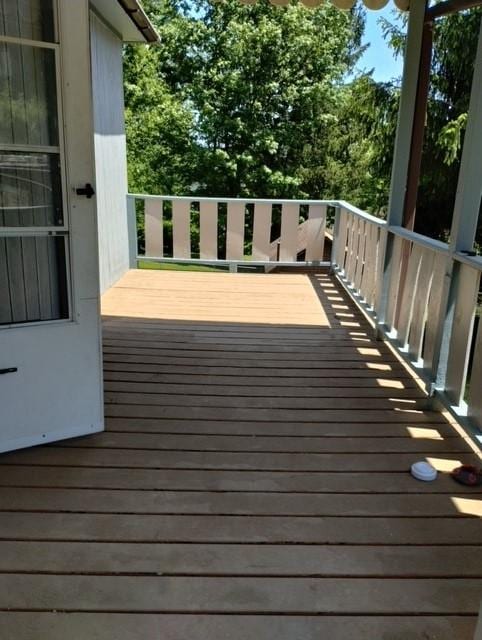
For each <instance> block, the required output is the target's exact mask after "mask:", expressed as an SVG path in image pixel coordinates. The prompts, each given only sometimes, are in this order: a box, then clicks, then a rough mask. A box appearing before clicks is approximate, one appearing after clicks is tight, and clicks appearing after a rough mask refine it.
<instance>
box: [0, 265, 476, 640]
mask: <svg viewBox="0 0 482 640" xmlns="http://www.w3.org/2000/svg"><path fill="white" fill-rule="evenodd" d="M103 313H104V373H105V400H106V407H105V409H106V428H107V431H106V432H105V433H102V434H98V435H94V436H89V437H85V438H76V439H73V440H70V441H64V442H61V443H58V444H54V445H49V446H44V447H38V448H34V449H30V450H25V451H19V452H14V453H10V454H4V455H2V456H1V457H0V487H2V490H1V492H0V624H1V626H2V634H3V635H2V638H3V637H5V638H7V639H10V638H11V639H12V640H13V639H14V638H15V640H31V639H32V638H34V637H46V638H47V637H48V638H49V640H58V639H60V638H62V640H63V639H64V638H65V637H69V638H70V639H71V640H84V638H86V637H89V638H96V639H98V640H134V639H135V640H137V639H138V638H140V637H142V638H146V639H148V640H151V639H152V640H154V639H156V640H157V639H158V638H159V639H160V638H162V640H171V639H172V640H201V639H202V640H206V638H209V640H225V639H226V638H230V639H231V640H247V639H249V638H253V639H254V638H256V639H258V638H263V640H264V639H266V640H275V639H276V640H295V639H297V638H306V639H307V640H314V638H320V637H329V638H331V639H332V640H345V639H346V638H348V637H356V638H357V640H376V639H378V638H382V637H383V638H385V637H386V638H404V640H405V639H407V640H410V639H411V638H413V639H414V640H415V639H416V638H434V639H435V638H437V639H438V640H449V638H450V639H452V638H457V639H458V640H469V639H470V640H471V639H472V637H473V632H474V629H475V625H476V616H477V612H478V609H479V604H480V600H481V596H482V546H481V545H480V542H481V539H482V524H481V519H480V516H481V514H482V500H481V499H480V498H481V495H482V489H480V488H478V489H470V488H468V487H463V486H459V485H457V484H455V483H454V482H453V480H451V478H450V477H449V476H448V474H447V471H449V470H450V469H451V468H453V467H454V466H456V465H458V464H460V463H462V462H471V463H477V464H480V456H479V453H478V452H476V451H474V448H473V445H472V444H471V443H470V441H469V439H468V438H465V437H462V436H461V433H460V430H458V429H456V428H455V427H454V425H453V424H451V423H450V421H449V420H447V418H446V417H445V416H443V415H441V414H440V413H438V412H436V411H431V410H428V404H427V399H426V397H425V395H424V393H423V391H422V389H421V387H420V385H419V381H418V380H417V378H416V377H415V376H413V375H412V374H411V373H410V372H409V371H408V370H407V368H406V367H405V366H404V365H403V364H402V363H401V362H400V361H399V360H398V359H397V357H396V356H395V355H394V354H393V352H392V351H391V350H390V348H389V347H388V346H387V345H385V344H384V343H381V342H377V341H376V340H375V339H374V337H373V331H372V329H371V327H370V326H369V324H368V323H367V321H366V320H365V319H364V317H363V315H362V314H361V312H360V311H359V310H358V309H357V308H356V307H355V306H354V305H353V303H352V302H351V301H350V299H349V298H348V296H347V294H346V293H345V292H344V290H343V288H342V287H341V286H340V285H339V284H338V283H337V282H336V280H334V279H332V278H331V277H330V276H328V275H327V274H323V273H322V274H318V275H302V274H270V275H259V274H248V275H246V274H227V273H219V274H215V273H189V272H169V271H166V272H157V271H131V272H129V273H128V274H127V275H126V276H125V277H124V278H123V279H122V280H121V281H120V282H119V283H118V284H117V285H116V286H115V287H113V288H112V289H111V290H110V291H109V292H107V294H106V295H105V296H104V299H103ZM419 459H429V460H430V461H431V462H432V463H433V464H434V465H435V466H437V468H438V469H439V470H440V474H439V478H438V479H437V481H436V482H434V483H420V482H417V481H415V480H414V479H412V478H411V477H410V475H409V474H408V473H407V469H408V468H409V466H410V464H411V463H412V462H414V461H415V460H419ZM58 611H60V612H59V613H58ZM67 612H68V613H67Z"/></svg>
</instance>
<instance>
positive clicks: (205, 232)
mask: <svg viewBox="0 0 482 640" xmlns="http://www.w3.org/2000/svg"><path fill="white" fill-rule="evenodd" d="M199 206H200V209H199V254H200V257H201V259H204V260H217V257H218V203H217V202H203V201H201V202H200V205H199Z"/></svg>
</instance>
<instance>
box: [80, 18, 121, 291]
mask: <svg viewBox="0 0 482 640" xmlns="http://www.w3.org/2000/svg"><path fill="white" fill-rule="evenodd" d="M90 31H91V56H92V90H93V101H94V129H95V136H94V140H95V165H96V192H97V212H98V228H99V263H100V288H101V292H102V293H103V292H104V291H106V289H108V288H109V287H111V286H112V285H113V284H114V282H116V281H117V280H118V279H119V278H120V277H121V276H122V275H123V274H124V273H125V272H126V271H127V270H128V268H129V247H128V235H127V211H126V194H127V158H126V138H125V124H124V94H123V85H122V41H121V40H120V38H119V37H118V36H117V35H116V34H115V33H114V32H113V31H111V30H110V29H109V28H108V27H107V26H106V25H105V23H104V22H102V20H101V19H100V18H98V17H97V15H95V14H94V13H91V20H90Z"/></svg>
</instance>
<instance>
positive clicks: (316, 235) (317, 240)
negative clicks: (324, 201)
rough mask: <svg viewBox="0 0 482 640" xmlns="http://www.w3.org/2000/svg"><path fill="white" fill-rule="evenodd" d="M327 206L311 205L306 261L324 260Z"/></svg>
mask: <svg viewBox="0 0 482 640" xmlns="http://www.w3.org/2000/svg"><path fill="white" fill-rule="evenodd" d="M325 227H326V205H320V204H310V208H309V211H308V232H307V236H306V254H305V260H307V261H308V262H312V261H315V260H320V261H321V260H323V255H324V250H325Z"/></svg>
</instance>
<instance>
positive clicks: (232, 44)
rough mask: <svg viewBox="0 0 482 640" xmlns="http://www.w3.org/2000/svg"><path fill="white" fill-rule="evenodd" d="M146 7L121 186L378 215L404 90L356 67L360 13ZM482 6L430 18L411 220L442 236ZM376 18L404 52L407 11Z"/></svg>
mask: <svg viewBox="0 0 482 640" xmlns="http://www.w3.org/2000/svg"><path fill="white" fill-rule="evenodd" d="M144 4H145V6H146V9H147V11H148V13H149V14H150V16H151V17H152V19H153V20H154V22H155V24H156V26H157V28H158V30H159V33H160V36H161V42H160V44H159V45H158V46H156V47H149V48H146V47H135V48H134V47H127V48H126V52H125V77H126V86H125V95H126V119H127V133H128V145H129V146H128V148H129V152H128V153H129V186H130V190H131V191H138V192H139V191H143V192H150V193H164V194H167V193H171V194H174V195H176V194H192V195H210V196H217V195H225V196H246V197H274V198H275V197H276V198H277V197H287V198H289V197H298V198H301V197H310V198H317V197H326V198H343V199H346V200H350V201H352V202H353V203H354V204H355V205H358V206H360V207H362V208H365V209H367V210H369V211H371V212H373V213H376V214H378V215H384V214H385V211H386V207H387V203H388V193H389V184H390V173H391V165H392V156H393V146H394V141H395V132H396V124H397V112H398V103H399V97H400V86H399V79H395V80H394V81H393V82H391V83H377V82H375V81H374V80H373V78H372V77H371V76H370V74H363V75H361V76H360V75H359V76H358V77H356V76H354V75H353V70H354V67H355V64H356V62H357V60H358V58H359V56H360V55H361V52H362V50H363V48H362V47H361V46H360V42H361V37H362V34H363V28H364V18H363V13H362V12H361V11H360V10H354V11H351V12H348V13H346V12H340V11H338V10H337V9H335V8H334V7H333V6H331V5H328V4H324V5H322V6H321V7H319V8H317V9H315V10H309V9H306V8H305V7H304V6H302V5H301V4H299V3H297V2H295V1H294V0H293V2H292V3H291V4H290V5H289V6H287V7H284V8H276V7H273V6H272V5H270V4H269V2H268V1H267V0H258V2H257V3H256V4H254V5H249V6H247V5H243V4H241V3H240V2H239V0H223V1H220V2H214V0H195V1H194V2H186V1H185V0H144ZM480 16H481V10H480V9H476V10H470V11H464V12H461V13H459V14H454V15H451V16H448V17H446V18H443V19H440V20H437V22H436V24H435V27H434V55H433V60H432V74H431V83H430V95H429V102H428V113H427V126H426V132H425V141H424V150H423V162H422V175H421V180H420V186H419V194H418V203H417V222H416V228H417V230H418V231H420V232H421V233H426V234H428V235H433V236H437V237H441V238H444V237H446V236H447V233H448V229H449V228H450V219H451V215H452V209H453V202H454V196H455V190H456V182H457V177H458V169H459V164H460V156H461V148H462V145H463V138H464V132H465V126H466V121H467V112H468V102H469V97H470V87H471V82H472V73H473V64H474V59H475V51H476V44H477V37H478V32H479V25H480ZM380 22H381V27H382V30H383V32H384V34H385V37H386V39H387V40H388V42H389V43H390V45H391V47H392V49H393V50H394V52H395V53H396V54H397V55H401V54H402V52H403V50H404V46H405V28H404V26H405V25H404V23H405V22H406V20H405V18H403V17H402V18H400V19H399V20H398V21H397V20H395V21H394V22H389V21H387V20H381V21H380ZM346 78H351V80H350V82H348V83H347V81H346ZM197 215H198V214H197V212H196V211H193V212H192V214H191V223H192V224H191V226H192V232H193V243H194V245H195V246H197V244H196V243H197V235H196V234H197V232H198V226H197V225H198V223H197V218H196V216H197ZM251 217H252V216H251V214H250V213H249V212H248V213H247V216H246V226H247V228H246V236H247V237H249V228H250V225H252V219H251ZM275 222H276V221H275ZM167 227H168V225H167ZM168 237H169V228H166V238H168Z"/></svg>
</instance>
